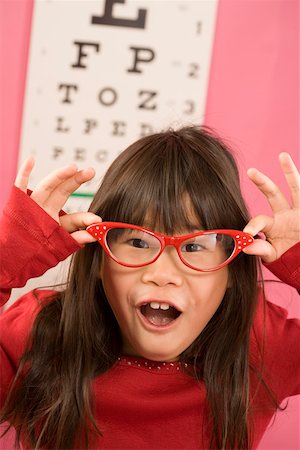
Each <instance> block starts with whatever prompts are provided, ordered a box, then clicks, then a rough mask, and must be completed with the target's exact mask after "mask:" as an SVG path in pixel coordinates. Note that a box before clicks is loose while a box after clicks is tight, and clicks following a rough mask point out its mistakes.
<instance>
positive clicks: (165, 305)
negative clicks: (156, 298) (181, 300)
mask: <svg viewBox="0 0 300 450" xmlns="http://www.w3.org/2000/svg"><path fill="white" fill-rule="evenodd" d="M169 308H170V305H168V303H161V304H160V309H163V310H164V311H166V310H167V309H169Z"/></svg>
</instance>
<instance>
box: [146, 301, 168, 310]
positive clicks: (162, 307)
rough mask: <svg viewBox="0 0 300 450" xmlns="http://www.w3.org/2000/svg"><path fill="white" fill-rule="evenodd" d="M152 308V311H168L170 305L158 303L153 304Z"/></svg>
mask: <svg viewBox="0 0 300 450" xmlns="http://www.w3.org/2000/svg"><path fill="white" fill-rule="evenodd" d="M150 306H151V308H152V309H159V308H160V309H162V310H164V311H167V309H169V308H170V305H168V303H158V302H151V303H150Z"/></svg>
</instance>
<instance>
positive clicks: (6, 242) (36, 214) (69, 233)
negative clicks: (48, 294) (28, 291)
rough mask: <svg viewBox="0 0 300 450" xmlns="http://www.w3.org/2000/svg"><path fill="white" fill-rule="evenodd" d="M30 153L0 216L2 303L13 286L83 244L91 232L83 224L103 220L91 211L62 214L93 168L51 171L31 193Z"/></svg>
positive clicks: (72, 167)
mask: <svg viewBox="0 0 300 450" xmlns="http://www.w3.org/2000/svg"><path fill="white" fill-rule="evenodd" d="M33 163H34V161H33V159H32V158H29V159H28V160H27V161H26V162H25V163H24V164H23V166H22V167H21V169H20V171H19V173H18V175H17V178H16V181H15V186H14V188H13V190H12V194H11V197H10V199H9V201H8V204H7V205H6V207H5V209H4V211H3V217H2V220H1V224H0V225H1V227H0V229H1V233H0V245H1V265H0V304H3V303H5V302H6V301H7V300H8V298H9V296H10V290H11V289H12V288H14V287H22V286H24V285H25V283H26V282H27V280H28V279H30V278H34V277H37V276H40V275H42V274H43V273H45V272H46V271H47V270H48V269H50V268H51V267H54V266H55V265H57V264H58V263H59V262H60V261H63V260H64V259H66V258H67V257H68V256H69V255H71V254H72V253H74V252H75V251H76V250H78V249H80V248H81V246H82V245H84V244H85V243H87V242H92V240H93V239H91V236H90V235H89V233H87V232H86V231H85V230H82V228H85V227H86V226H87V225H90V224H91V223H93V222H96V221H99V219H100V220H101V218H99V217H98V216H96V215H95V214H92V213H88V212H86V213H74V214H67V215H63V216H59V211H60V210H61V208H62V207H63V205H64V204H65V202H66V201H67V199H68V197H69V195H70V194H71V193H72V192H73V191H74V190H76V189H77V188H78V187H79V186H80V185H81V184H82V183H84V182H86V181H88V180H89V179H91V178H92V177H93V176H94V171H93V169H86V170H82V171H78V170H77V167H76V166H74V165H70V166H67V167H65V168H62V169H58V170H56V171H55V172H52V173H51V174H50V175H48V176H47V177H46V178H45V179H44V180H42V181H41V182H40V183H39V184H38V186H37V187H36V188H35V189H34V190H33V192H32V193H31V196H30V197H29V196H28V195H27V185H28V179H29V175H30V172H31V170H32V167H33Z"/></svg>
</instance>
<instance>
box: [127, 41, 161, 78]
mask: <svg viewBox="0 0 300 450" xmlns="http://www.w3.org/2000/svg"><path fill="white" fill-rule="evenodd" d="M129 48H130V49H131V50H133V51H134V62H133V66H132V67H131V69H127V72H134V73H142V70H141V69H139V68H138V67H137V65H138V63H140V62H145V63H149V62H151V61H153V60H154V57H155V53H154V51H153V50H152V49H151V48H144V47H129ZM143 52H144V55H142V53H143Z"/></svg>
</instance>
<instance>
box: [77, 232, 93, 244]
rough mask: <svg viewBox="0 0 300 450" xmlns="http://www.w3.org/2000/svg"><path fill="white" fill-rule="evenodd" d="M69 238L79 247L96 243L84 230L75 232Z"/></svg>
mask: <svg viewBox="0 0 300 450" xmlns="http://www.w3.org/2000/svg"><path fill="white" fill-rule="evenodd" d="M71 236H72V238H73V239H75V241H77V242H78V244H80V245H84V244H90V243H91V242H96V239H95V238H94V237H93V236H92V235H90V233H88V232H87V231H85V230H80V231H75V232H74V233H72V234H71Z"/></svg>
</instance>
